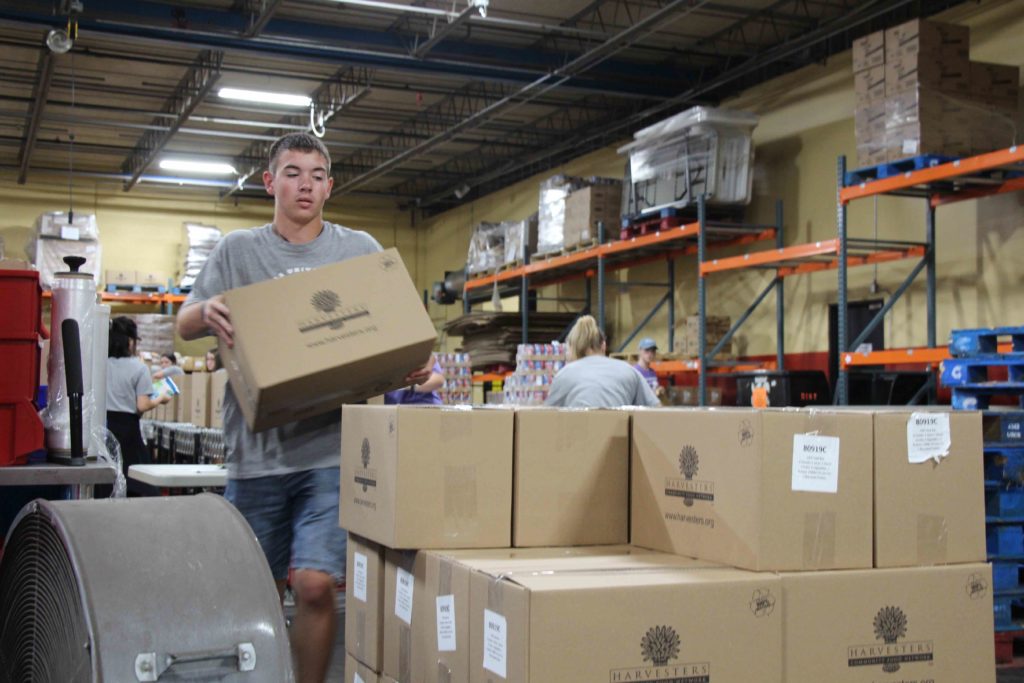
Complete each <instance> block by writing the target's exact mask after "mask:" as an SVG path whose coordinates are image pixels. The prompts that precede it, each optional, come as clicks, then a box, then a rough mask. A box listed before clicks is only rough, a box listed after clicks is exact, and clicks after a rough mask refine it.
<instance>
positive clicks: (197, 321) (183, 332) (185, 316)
mask: <svg viewBox="0 0 1024 683" xmlns="http://www.w3.org/2000/svg"><path fill="white" fill-rule="evenodd" d="M176 324H177V328H178V336H180V337H181V338H182V339H184V340H186V341H190V340H192V339H199V338H200V337H209V336H210V328H209V327H208V326H207V325H206V322H205V321H204V320H203V302H202V301H199V302H196V303H193V304H189V305H188V306H182V307H181V308H180V309H179V310H178V319H177V323H176Z"/></svg>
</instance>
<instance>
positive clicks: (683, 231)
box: [466, 222, 775, 290]
mask: <svg viewBox="0 0 1024 683" xmlns="http://www.w3.org/2000/svg"><path fill="white" fill-rule="evenodd" d="M715 227H719V226H712V227H709V228H708V230H709V231H713V230H714V229H715ZM699 232H700V223H696V222H695V223H687V224H685V225H680V226H678V227H675V228H669V229H668V230H660V231H658V232H653V233H651V234H649V235H641V236H639V237H631V238H630V239H628V240H617V241H613V242H606V243H604V244H598V245H595V246H593V247H590V248H588V249H581V250H579V251H575V252H572V253H569V254H563V255H561V256H552V257H550V258H545V259H540V260H537V261H533V262H532V263H530V264H528V265H524V266H518V267H516V268H510V269H508V270H504V271H502V272H500V273H494V274H493V275H484V276H481V277H475V278H471V279H468V280H466V289H467V290H468V289H478V288H480V287H488V286H492V285H494V284H495V283H500V282H504V281H506V280H514V279H517V278H521V277H523V276H524V275H526V276H534V275H537V274H539V273H544V272H546V271H551V270H555V269H558V268H564V267H566V266H571V265H575V264H580V263H585V262H587V261H595V262H596V260H597V259H598V258H609V257H612V256H615V257H619V256H625V255H626V254H628V253H629V252H631V251H638V250H640V249H644V248H649V247H654V246H660V245H664V244H666V243H669V242H674V241H677V240H685V239H693V240H695V239H697V237H698V234H699ZM774 237H775V229H774V228H766V229H764V230H761V231H759V232H756V233H754V232H750V233H746V234H742V235H740V236H738V237H736V238H734V239H727V240H719V241H715V242H712V243H711V244H710V245H709V246H712V247H727V246H736V245H741V244H750V243H752V242H757V241H761V240H769V239H774ZM696 253H697V245H696V244H691V245H686V246H683V245H680V247H679V248H678V249H673V250H666V251H664V252H661V253H656V254H644V255H638V256H637V258H636V259H635V260H634V259H628V260H622V261H616V262H614V263H609V264H608V266H607V269H608V270H609V271H613V270H617V269H620V268H627V267H629V266H635V265H642V264H644V263H650V262H653V261H661V260H665V259H668V258H675V257H678V256H685V255H693V254H696ZM593 274H594V271H591V270H589V269H587V270H585V271H583V272H582V273H579V272H578V273H573V274H569V275H567V276H566V277H565V278H560V279H557V280H554V281H545V282H544V283H543V284H544V285H551V284H557V283H558V282H562V281H565V280H569V279H578V278H580V277H591V276H593Z"/></svg>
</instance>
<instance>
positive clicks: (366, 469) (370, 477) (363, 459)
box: [355, 438, 377, 493]
mask: <svg viewBox="0 0 1024 683" xmlns="http://www.w3.org/2000/svg"><path fill="white" fill-rule="evenodd" d="M359 462H360V463H361V464H362V467H357V468H356V477H355V481H356V484H357V485H359V486H362V487H363V493H365V492H366V489H367V488H369V487H371V486H372V487H374V488H376V486H377V470H371V469H370V440H369V439H366V438H364V439H363V445H362V447H361V448H360V449H359Z"/></svg>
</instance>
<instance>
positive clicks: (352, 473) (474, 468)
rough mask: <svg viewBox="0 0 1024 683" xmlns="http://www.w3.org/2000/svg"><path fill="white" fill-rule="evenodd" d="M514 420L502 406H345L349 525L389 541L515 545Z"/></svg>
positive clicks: (343, 519)
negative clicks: (467, 408)
mask: <svg viewBox="0 0 1024 683" xmlns="http://www.w3.org/2000/svg"><path fill="white" fill-rule="evenodd" d="M513 418H514V414H513V412H512V411H510V410H502V409H487V408H477V409H473V410H466V409H463V408H461V407H458V408H456V407H453V408H447V407H413V406H358V405H356V406H348V405H347V406H345V408H344V410H343V411H342V418H341V422H342V428H341V503H340V523H341V525H342V526H344V527H345V528H347V529H349V530H350V531H353V532H355V533H357V534H359V535H360V536H364V537H366V538H369V539H371V540H374V541H376V542H378V543H381V544H383V545H386V546H388V547H389V548H501V547H506V548H507V547H508V546H509V544H510V542H511V535H512V422H513Z"/></svg>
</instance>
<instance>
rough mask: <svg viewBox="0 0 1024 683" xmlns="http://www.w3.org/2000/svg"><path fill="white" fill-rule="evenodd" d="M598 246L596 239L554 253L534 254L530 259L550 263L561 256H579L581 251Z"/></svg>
mask: <svg viewBox="0 0 1024 683" xmlns="http://www.w3.org/2000/svg"><path fill="white" fill-rule="evenodd" d="M597 245H598V241H597V240H596V239H593V240H589V241H587V242H580V243H578V244H574V245H572V246H570V247H562V248H561V249H556V250H554V251H549V252H545V253H543V254H534V255H533V256H531V257H530V258H531V259H532V260H533V261H534V262H537V261H549V260H551V259H553V258H558V257H560V256H569V255H570V254H577V253H579V252H581V251H585V250H587V249H590V248H592V247H596V246H597Z"/></svg>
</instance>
